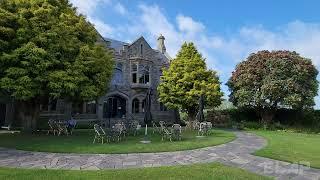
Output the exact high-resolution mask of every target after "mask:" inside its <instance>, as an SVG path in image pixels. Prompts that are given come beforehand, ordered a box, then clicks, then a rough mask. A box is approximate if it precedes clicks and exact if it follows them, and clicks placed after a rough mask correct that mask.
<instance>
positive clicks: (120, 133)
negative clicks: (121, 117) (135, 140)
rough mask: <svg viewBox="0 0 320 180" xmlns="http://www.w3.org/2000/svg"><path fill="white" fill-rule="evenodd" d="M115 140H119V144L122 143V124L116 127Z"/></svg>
mask: <svg viewBox="0 0 320 180" xmlns="http://www.w3.org/2000/svg"><path fill="white" fill-rule="evenodd" d="M113 130H114V138H116V139H117V140H118V142H120V141H121V136H122V133H123V125H122V124H121V123H117V124H115V125H114V128H113Z"/></svg>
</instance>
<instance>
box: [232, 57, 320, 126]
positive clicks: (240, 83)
mask: <svg viewBox="0 0 320 180" xmlns="http://www.w3.org/2000/svg"><path fill="white" fill-rule="evenodd" d="M317 75H318V71H317V69H316V68H315V66H314V65H313V64H312V62H311V60H310V59H307V58H304V57H301V56H300V55H299V54H298V53H296V52H290V51H272V52H269V51H259V52H257V53H253V54H251V55H250V56H249V57H248V58H247V59H246V60H245V61H243V62H241V63H239V64H238V65H237V66H236V69H235V71H234V72H232V76H231V78H230V79H229V81H228V83H227V85H228V86H229V89H230V91H231V94H230V101H231V102H233V104H234V105H236V106H238V107H249V108H254V109H256V110H257V112H258V113H259V114H260V116H261V120H262V121H263V122H264V123H270V122H271V121H272V119H273V117H274V114H275V112H276V110H277V109H279V108H291V109H302V108H307V107H312V106H314V97H315V96H316V95H317V91H318V81H317V79H316V77H317Z"/></svg>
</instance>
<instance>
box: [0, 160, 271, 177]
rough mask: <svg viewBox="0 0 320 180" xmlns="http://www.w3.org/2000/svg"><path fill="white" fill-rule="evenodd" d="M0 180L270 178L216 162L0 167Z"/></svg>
mask: <svg viewBox="0 0 320 180" xmlns="http://www.w3.org/2000/svg"><path fill="white" fill-rule="evenodd" d="M0 179H6V180H14V179H24V180H28V179H30V180H37V179H39V180H42V179H46V180H54V179H117V180H121V179H132V180H135V179H137V180H143V179H153V180H156V179H175V180H177V179H182V180H185V179H216V180H232V179H234V180H236V179H240V180H241V179H243V180H250V179H254V180H259V179H261V180H264V179H271V178H269V177H264V176H260V175H256V174H253V173H250V172H247V171H245V170H242V169H238V168H233V167H227V166H224V165H221V164H218V163H210V164H195V165H188V166H170V167H155V168H143V169H122V170H99V171H72V170H40V169H39V170H38V169H33V170H32V169H10V168H0Z"/></svg>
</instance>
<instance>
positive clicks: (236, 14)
mask: <svg viewBox="0 0 320 180" xmlns="http://www.w3.org/2000/svg"><path fill="white" fill-rule="evenodd" d="M71 2H72V3H73V4H74V6H76V7H78V11H79V12H80V13H82V14H84V15H86V16H87V18H88V20H89V21H90V22H92V23H93V24H94V25H95V27H96V29H97V30H98V31H99V32H100V33H101V34H102V35H103V36H105V37H109V38H114V39H117V40H121V41H125V42H132V41H133V40H135V39H137V38H138V37H140V36H144V37H145V38H146V39H147V41H148V42H149V43H150V45H151V46H152V47H156V38H157V37H158V36H159V34H160V33H161V34H163V35H164V36H165V37H166V46H167V51H168V53H169V54H170V55H171V56H172V57H175V55H176V53H177V51H178V50H179V48H180V46H181V44H182V43H183V42H184V41H188V42H189V41H192V42H194V43H195V44H196V46H197V47H198V50H199V51H200V52H201V53H202V55H203V56H204V57H205V58H206V61H207V64H208V67H209V68H211V69H214V70H216V71H217V72H218V73H219V76H220V80H221V82H222V89H223V91H224V92H225V96H227V95H228V94H229V92H228V89H227V87H226V86H225V85H224V84H225V83H226V81H227V80H228V78H229V77H230V75H231V72H232V70H233V69H234V68H235V66H236V64H237V63H239V62H240V61H242V60H244V59H245V58H246V57H247V56H248V55H249V54H250V53H252V52H256V51H258V50H264V49H266V50H276V49H287V50H292V51H293V50H294V51H296V52H298V53H300V54H301V55H302V56H305V57H307V58H310V59H312V61H313V63H314V64H315V65H316V66H317V68H318V69H320V13H319V7H320V1H317V0H308V1H302V0H300V1H298V0H282V1H279V0H268V1H266V0H259V1H257V0H242V1H237V0H233V1H231V0H224V1H218V0H198V1H195V0H185V1H183V0H158V1H156V0H145V1H133V0H122V1H121V0H119V1H115V0H71ZM318 79H319V78H318ZM316 103H317V108H318V107H320V98H319V97H317V98H316Z"/></svg>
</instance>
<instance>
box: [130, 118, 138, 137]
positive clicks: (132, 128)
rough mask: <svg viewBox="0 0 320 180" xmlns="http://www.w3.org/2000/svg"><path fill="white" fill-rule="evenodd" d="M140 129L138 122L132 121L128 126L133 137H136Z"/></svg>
mask: <svg viewBox="0 0 320 180" xmlns="http://www.w3.org/2000/svg"><path fill="white" fill-rule="evenodd" d="M140 129H141V125H140V124H139V122H138V121H132V122H131V124H130V131H131V132H133V135H134V136H136V135H137V133H138V132H139V130H140Z"/></svg>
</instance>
